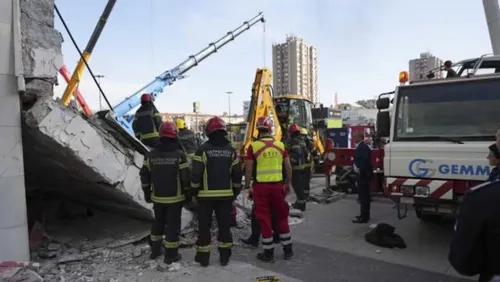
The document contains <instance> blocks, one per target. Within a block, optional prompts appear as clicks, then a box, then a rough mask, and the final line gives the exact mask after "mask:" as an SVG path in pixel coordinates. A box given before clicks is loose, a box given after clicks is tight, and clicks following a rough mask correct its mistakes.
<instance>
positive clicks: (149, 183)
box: [140, 140, 190, 204]
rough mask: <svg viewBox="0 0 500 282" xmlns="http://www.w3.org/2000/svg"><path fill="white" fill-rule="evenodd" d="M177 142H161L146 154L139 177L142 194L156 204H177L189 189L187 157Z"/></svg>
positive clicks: (183, 198)
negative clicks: (148, 195)
mask: <svg viewBox="0 0 500 282" xmlns="http://www.w3.org/2000/svg"><path fill="white" fill-rule="evenodd" d="M178 146H179V144H178V142H177V141H176V140H175V141H174V140H172V141H170V142H168V143H167V142H161V143H160V144H158V145H157V146H156V147H155V148H154V149H153V150H151V151H150V152H149V153H147V154H146V157H145V158H144V165H143V166H142V169H141V172H140V175H141V182H142V189H143V190H144V193H146V194H147V193H151V194H150V195H151V200H152V201H153V203H156V204H173V203H179V202H182V201H184V200H185V199H186V196H185V194H186V192H187V190H188V189H189V188H190V179H189V177H190V175H189V166H188V163H187V156H186V154H185V153H184V152H182V151H180V150H179V149H178Z"/></svg>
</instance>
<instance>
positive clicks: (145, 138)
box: [132, 93, 162, 148]
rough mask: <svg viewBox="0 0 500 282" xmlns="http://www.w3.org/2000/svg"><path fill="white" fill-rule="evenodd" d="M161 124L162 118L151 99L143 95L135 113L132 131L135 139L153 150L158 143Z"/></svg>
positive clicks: (149, 96) (147, 95) (145, 94)
mask: <svg viewBox="0 0 500 282" xmlns="http://www.w3.org/2000/svg"><path fill="white" fill-rule="evenodd" d="M161 124H162V118H161V115H160V113H159V112H158V110H157V109H156V107H155V105H154V104H153V97H152V96H151V95H150V94H148V93H144V94H142V96H141V106H140V107H139V109H138V110H137V111H136V112H135V116H134V121H133V122H132V129H133V130H134V134H135V137H137V139H139V140H140V141H141V142H142V143H143V144H144V145H146V146H148V147H150V148H153V147H154V146H155V145H156V143H157V142H158V138H159V135H158V129H159V128H160V125H161Z"/></svg>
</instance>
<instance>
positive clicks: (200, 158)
mask: <svg viewBox="0 0 500 282" xmlns="http://www.w3.org/2000/svg"><path fill="white" fill-rule="evenodd" d="M192 159H193V161H197V162H203V158H202V157H200V156H197V155H194V156H193V157H192Z"/></svg>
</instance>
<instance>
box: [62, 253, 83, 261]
mask: <svg viewBox="0 0 500 282" xmlns="http://www.w3.org/2000/svg"><path fill="white" fill-rule="evenodd" d="M88 257H89V254H85V253H84V254H67V255H63V256H62V257H61V258H60V259H59V261H58V263H68V262H75V261H82V260H84V259H86V258H88Z"/></svg>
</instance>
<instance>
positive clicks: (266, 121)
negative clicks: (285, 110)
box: [257, 116, 273, 131]
mask: <svg viewBox="0 0 500 282" xmlns="http://www.w3.org/2000/svg"><path fill="white" fill-rule="evenodd" d="M257 129H261V130H268V131H271V130H272V129H273V124H272V123H271V119H270V118H269V117H267V116H261V117H259V118H258V119H257Z"/></svg>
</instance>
